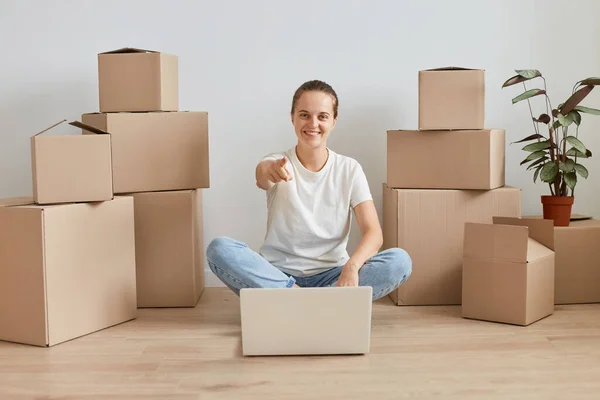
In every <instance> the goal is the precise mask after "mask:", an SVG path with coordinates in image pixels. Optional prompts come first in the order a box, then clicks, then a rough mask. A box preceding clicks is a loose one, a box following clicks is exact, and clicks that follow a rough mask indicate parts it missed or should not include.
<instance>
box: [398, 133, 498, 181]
mask: <svg viewBox="0 0 600 400" xmlns="http://www.w3.org/2000/svg"><path fill="white" fill-rule="evenodd" d="M505 143H506V134H505V130H504V129H484V130H460V131H435V132H427V133H423V132H420V131H411V130H390V131H388V132H387V184H388V186H389V187H392V188H404V189H481V190H490V189H496V188H499V187H502V186H504V184H505V147H506V146H505Z"/></svg>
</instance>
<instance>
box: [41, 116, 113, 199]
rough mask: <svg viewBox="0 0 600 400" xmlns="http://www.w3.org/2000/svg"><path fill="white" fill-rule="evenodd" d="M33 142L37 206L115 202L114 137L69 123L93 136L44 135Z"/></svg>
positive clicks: (81, 125)
mask: <svg viewBox="0 0 600 400" xmlns="http://www.w3.org/2000/svg"><path fill="white" fill-rule="evenodd" d="M65 121H66V120H63V121H61V122H59V123H57V124H54V125H53V126H51V127H50V128H47V129H45V130H43V131H42V132H40V133H37V134H36V135H34V136H33V137H32V138H31V170H32V178H33V198H34V200H35V202H36V203H38V204H53V203H74V202H93V201H105V200H111V199H112V198H113V182H112V159H111V137H110V135H109V134H108V132H106V131H104V130H100V129H96V128H93V127H91V126H88V125H84V124H82V123H81V122H78V121H73V122H69V125H73V126H76V127H79V128H85V129H88V130H90V131H91V133H92V134H91V135H81V134H76V135H72V134H71V135H49V136H47V135H42V133H44V132H47V131H49V130H51V129H56V127H57V126H59V125H60V124H62V123H63V122H65Z"/></svg>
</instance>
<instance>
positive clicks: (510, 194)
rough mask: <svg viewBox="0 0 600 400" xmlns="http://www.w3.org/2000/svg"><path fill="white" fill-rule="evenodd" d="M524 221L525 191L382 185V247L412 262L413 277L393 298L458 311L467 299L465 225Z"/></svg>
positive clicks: (398, 300) (405, 303) (409, 303)
mask: <svg viewBox="0 0 600 400" xmlns="http://www.w3.org/2000/svg"><path fill="white" fill-rule="evenodd" d="M494 216H507V217H520V216H521V190H520V189H516V188H512V187H502V188H498V189H494V190H489V191H481V190H435V189H434V190H419V189H391V188H390V187H388V186H387V185H386V184H383V241H384V244H383V247H384V248H386V249H387V248H390V247H400V248H402V249H404V250H406V251H407V252H408V254H409V255H410V257H411V258H412V262H413V264H412V266H413V269H412V274H411V276H410V278H409V279H408V280H407V281H406V282H405V283H403V284H402V285H401V286H400V288H398V289H397V290H396V291H394V292H392V293H391V295H390V297H391V298H392V299H393V300H394V302H395V303H396V304H398V305H456V304H460V303H461V297H462V262H463V240H464V225H465V222H482V223H491V222H492V217H494Z"/></svg>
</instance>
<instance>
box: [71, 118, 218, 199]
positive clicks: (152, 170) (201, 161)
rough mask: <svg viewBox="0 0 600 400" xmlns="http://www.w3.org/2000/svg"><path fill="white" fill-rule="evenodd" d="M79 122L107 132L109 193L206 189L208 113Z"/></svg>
mask: <svg viewBox="0 0 600 400" xmlns="http://www.w3.org/2000/svg"><path fill="white" fill-rule="evenodd" d="M81 118H82V121H83V122H84V123H86V124H89V125H91V126H95V127H97V128H100V129H104V130H108V131H109V132H110V133H111V140H112V166H113V188H114V192H115V193H119V194H120V193H134V192H153V191H159V190H183V189H197V188H207V187H209V186H210V174H209V151H208V150H209V148H208V145H209V142H208V113H206V112H191V111H189V112H188V111H186V112H168V113H109V114H102V113H90V114H83V115H82V117H81ZM86 133H88V132H87V131H84V134H86Z"/></svg>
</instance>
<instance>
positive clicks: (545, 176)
mask: <svg viewBox="0 0 600 400" xmlns="http://www.w3.org/2000/svg"><path fill="white" fill-rule="evenodd" d="M556 175H558V165H556V163H555V162H549V163H546V164H544V166H543V167H542V170H541V171H540V179H541V180H542V181H544V182H553V181H554V179H556Z"/></svg>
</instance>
